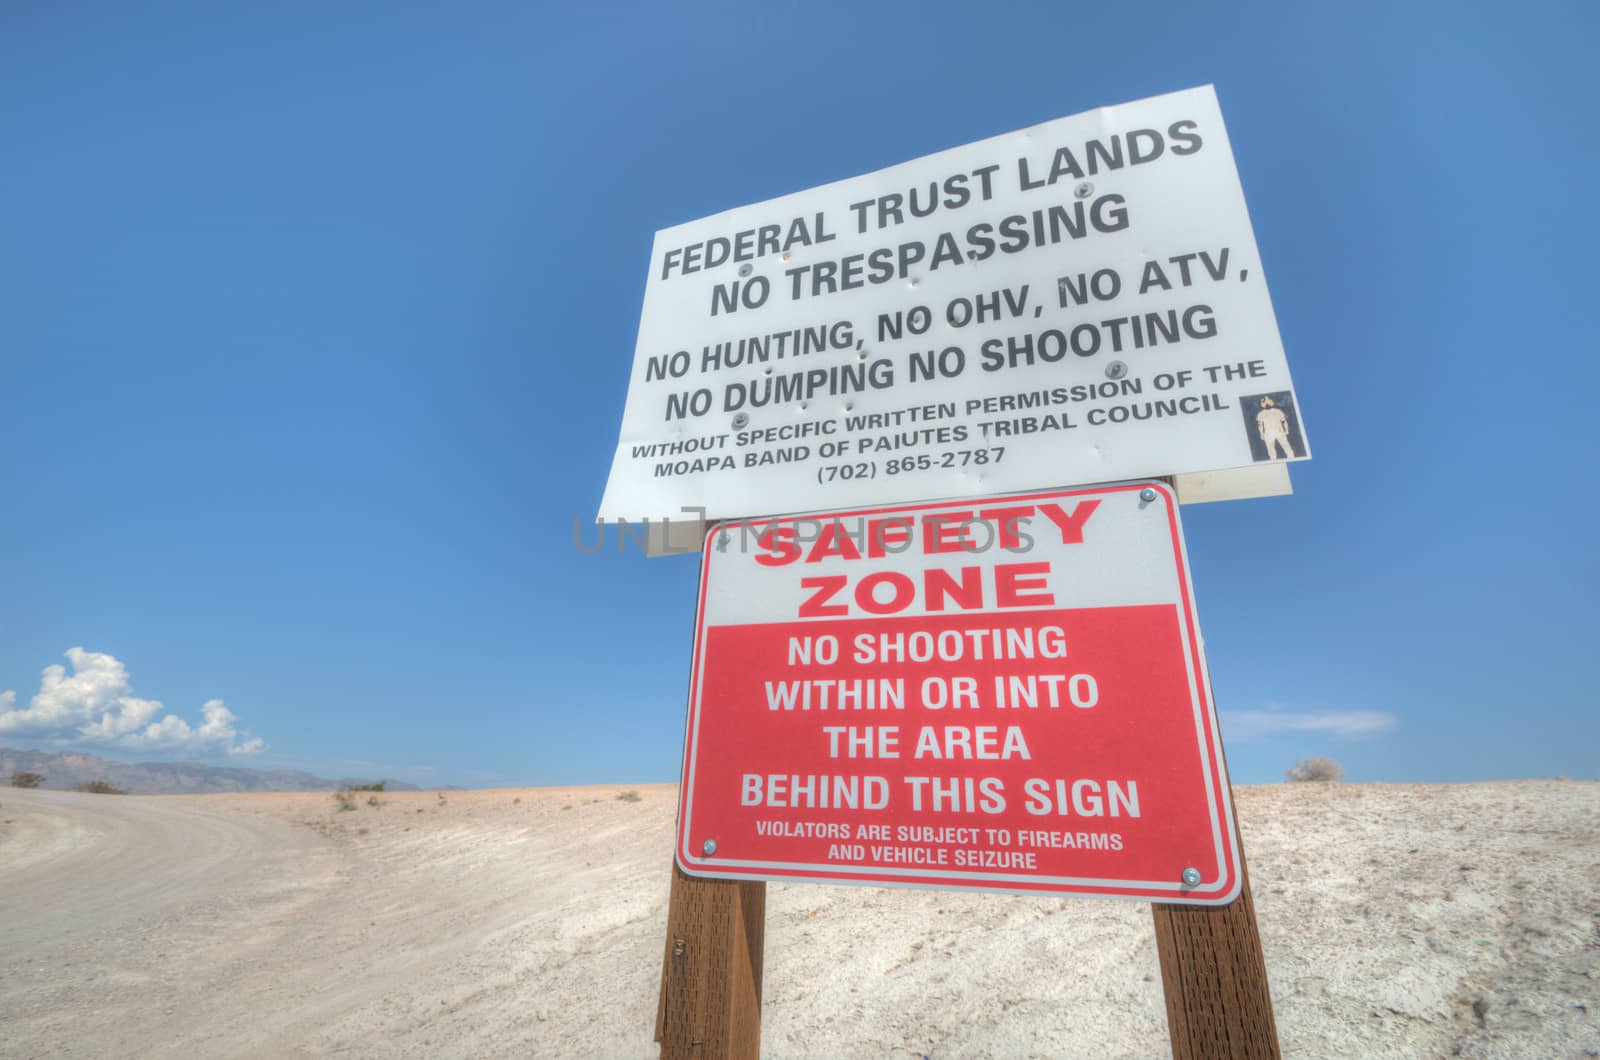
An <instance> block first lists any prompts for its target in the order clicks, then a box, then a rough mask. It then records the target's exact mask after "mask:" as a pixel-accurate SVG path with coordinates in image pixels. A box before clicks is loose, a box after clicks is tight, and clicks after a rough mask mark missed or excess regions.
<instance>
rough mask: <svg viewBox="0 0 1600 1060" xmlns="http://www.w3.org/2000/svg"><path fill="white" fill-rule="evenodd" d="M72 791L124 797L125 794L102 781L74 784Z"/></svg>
mask: <svg viewBox="0 0 1600 1060" xmlns="http://www.w3.org/2000/svg"><path fill="white" fill-rule="evenodd" d="M72 790H73V791H87V792H88V793H89V794H90V795H126V794H127V792H125V791H123V790H122V789H121V788H119V787H116V786H115V785H113V784H111V783H109V782H108V781H104V780H86V781H84V782H83V783H82V784H75V785H73V787H72Z"/></svg>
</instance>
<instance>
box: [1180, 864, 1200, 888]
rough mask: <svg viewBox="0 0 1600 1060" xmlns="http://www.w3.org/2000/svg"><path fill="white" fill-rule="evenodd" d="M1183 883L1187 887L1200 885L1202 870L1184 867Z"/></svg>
mask: <svg viewBox="0 0 1600 1060" xmlns="http://www.w3.org/2000/svg"><path fill="white" fill-rule="evenodd" d="M1183 885H1184V886H1185V887H1198V886H1200V870H1199V869H1196V868H1187V869H1184V870H1183Z"/></svg>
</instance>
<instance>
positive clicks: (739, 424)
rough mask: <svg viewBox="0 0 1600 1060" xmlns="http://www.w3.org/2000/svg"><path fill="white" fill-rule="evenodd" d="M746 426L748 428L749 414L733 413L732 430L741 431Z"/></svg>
mask: <svg viewBox="0 0 1600 1060" xmlns="http://www.w3.org/2000/svg"><path fill="white" fill-rule="evenodd" d="M748 426H750V414H749V413H748V412H735V413H734V414H733V429H734V430H736V431H742V430H744V429H745V428H746V427H748Z"/></svg>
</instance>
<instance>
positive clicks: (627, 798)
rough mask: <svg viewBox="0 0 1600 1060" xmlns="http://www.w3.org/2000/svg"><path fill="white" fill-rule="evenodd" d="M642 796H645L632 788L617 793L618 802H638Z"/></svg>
mask: <svg viewBox="0 0 1600 1060" xmlns="http://www.w3.org/2000/svg"><path fill="white" fill-rule="evenodd" d="M641 798H643V796H642V795H640V794H639V793H638V792H637V791H634V790H633V789H632V788H629V789H628V790H627V791H622V792H618V793H617V801H618V802H638V801H639V800H640V799H641Z"/></svg>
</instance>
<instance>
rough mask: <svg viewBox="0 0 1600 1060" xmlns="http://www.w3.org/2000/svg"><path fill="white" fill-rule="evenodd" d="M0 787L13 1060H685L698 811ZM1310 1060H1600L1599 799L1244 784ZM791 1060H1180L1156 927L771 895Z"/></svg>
mask: <svg viewBox="0 0 1600 1060" xmlns="http://www.w3.org/2000/svg"><path fill="white" fill-rule="evenodd" d="M623 790H624V789H622V788H616V787H605V788H567V789H552V788H546V789H529V790H522V791H488V792H447V793H445V794H444V795H443V796H442V797H441V796H440V795H438V794H435V793H433V792H425V793H400V794H385V795H381V796H378V799H379V801H380V805H378V806H369V805H366V804H365V803H364V802H363V803H360V804H358V808H357V809H356V810H354V811H351V812H338V811H336V810H335V807H334V803H333V800H332V799H331V798H330V797H329V796H327V795H325V794H322V795H310V794H293V795H277V794H274V795H212V796H166V797H135V796H128V797H117V796H103V795H101V796H97V795H79V794H73V793H66V792H45V791H21V790H13V789H0V1055H4V1056H6V1057H103V1056H189V1057H215V1056H241V1055H242V1056H274V1057H277V1056H303V1055H323V1054H329V1053H344V1054H348V1055H355V1056H375V1057H388V1056H416V1057H430V1058H431V1057H484V1056H507V1057H524V1056H653V1055H654V1052H655V1050H654V1047H653V1045H652V1043H651V1040H650V1036H651V1028H652V1022H653V1018H654V1012H655V1001H656V998H655V991H656V981H657V973H658V963H659V961H660V957H661V947H662V932H663V930H664V925H665V916H666V896H667V879H668V864H669V858H670V853H671V847H672V836H671V833H672V813H673V799H674V795H675V789H674V788H672V787H670V786H655V787H642V788H639V789H638V792H639V795H640V796H641V798H640V799H639V801H624V800H622V799H619V798H618V797H617V796H618V795H619V794H621V793H622V792H623ZM1237 799H1238V805H1239V816H1240V819H1241V822H1242V826H1243V830H1244V838H1245V848H1246V852H1247V855H1248V857H1249V860H1250V871H1251V877H1252V881H1253V883H1254V887H1255V894H1256V901H1257V905H1258V909H1259V915H1260V918H1261V927H1262V934H1263V942H1264V946H1265V949H1266V956H1267V964H1268V970H1269V973H1270V976H1271V979H1272V990H1273V995H1274V999H1275V1002H1276V1011H1277V1018H1278V1027H1279V1031H1280V1034H1281V1036H1282V1040H1283V1046H1284V1052H1285V1055H1287V1056H1292V1057H1352V1056H1359V1057H1441V1056H1451V1055H1460V1056H1469V1057H1562V1056H1597V1055H1600V784H1595V783H1576V782H1560V781H1537V782H1536V781H1526V782H1516V783H1494V784H1473V785H1461V786H1448V787H1446V786H1413V785H1347V786H1323V785H1283V786H1273V787H1260V788H1241V789H1238V792H1237ZM767 923H768V935H767V951H766V954H767V956H766V983H767V987H766V993H767V997H766V1006H765V1009H764V1026H763V1042H764V1047H765V1051H766V1053H767V1054H768V1055H771V1056H798V1055H818V1056H910V1057H919V1056H923V1055H926V1056H930V1057H935V1058H936V1057H945V1056H963V1057H965V1056H984V1055H993V1056H1025V1055H1031V1056H1067V1057H1075V1056H1082V1057H1135V1056H1137V1057H1144V1056H1162V1055H1165V1053H1166V1026H1165V1019H1164V1016H1163V1008H1162V1003H1161V995H1160V976H1159V974H1158V969H1157V962H1156V954H1155V946H1154V941H1153V938H1152V933H1151V925H1150V914H1149V911H1148V907H1146V906H1143V905H1137V904H1132V903H1122V902H1092V901H1082V900H1067V899H1047V898H1032V897H1011V896H997V895H969V894H961V893H950V892H917V891H907V890H877V889H865V888H848V887H820V886H807V885H776V884H775V885H772V886H771V887H770V889H769V899H768V920H767Z"/></svg>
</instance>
